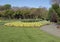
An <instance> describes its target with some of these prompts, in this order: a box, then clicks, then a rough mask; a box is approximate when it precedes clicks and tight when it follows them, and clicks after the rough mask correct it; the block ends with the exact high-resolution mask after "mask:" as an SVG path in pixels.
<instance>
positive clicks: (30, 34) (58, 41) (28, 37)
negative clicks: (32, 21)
mask: <svg viewBox="0 0 60 42" xmlns="http://www.w3.org/2000/svg"><path fill="white" fill-rule="evenodd" d="M1 24H3V23H1ZM0 42H60V38H58V37H55V36H52V35H50V34H48V33H46V32H43V31H41V30H40V29H39V28H20V27H9V26H3V25H0Z"/></svg>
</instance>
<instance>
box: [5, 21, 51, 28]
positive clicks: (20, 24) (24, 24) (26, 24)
mask: <svg viewBox="0 0 60 42" xmlns="http://www.w3.org/2000/svg"><path fill="white" fill-rule="evenodd" d="M46 24H50V22H48V21H40V22H11V23H6V24H4V25H5V26H16V27H41V26H43V25H46Z"/></svg>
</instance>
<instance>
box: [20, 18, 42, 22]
mask: <svg viewBox="0 0 60 42" xmlns="http://www.w3.org/2000/svg"><path fill="white" fill-rule="evenodd" d="M39 21H42V19H22V20H21V22H39Z"/></svg>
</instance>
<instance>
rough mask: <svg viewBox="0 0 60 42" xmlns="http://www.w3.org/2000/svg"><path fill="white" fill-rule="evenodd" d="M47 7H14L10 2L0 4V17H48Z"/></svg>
mask: <svg viewBox="0 0 60 42" xmlns="http://www.w3.org/2000/svg"><path fill="white" fill-rule="evenodd" d="M47 16H48V10H47V9H46V8H29V7H22V8H16V9H15V8H12V7H11V5H10V4H5V5H3V6H0V17H2V18H3V19H4V18H5V19H47Z"/></svg>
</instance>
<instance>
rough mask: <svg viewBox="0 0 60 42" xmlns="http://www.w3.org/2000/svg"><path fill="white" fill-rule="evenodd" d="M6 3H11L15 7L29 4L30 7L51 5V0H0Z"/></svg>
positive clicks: (0, 2)
mask: <svg viewBox="0 0 60 42" xmlns="http://www.w3.org/2000/svg"><path fill="white" fill-rule="evenodd" d="M4 4H11V5H12V6H15V7H23V6H28V7H35V8H38V7H46V8H49V7H50V2H49V0H0V5H4Z"/></svg>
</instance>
